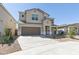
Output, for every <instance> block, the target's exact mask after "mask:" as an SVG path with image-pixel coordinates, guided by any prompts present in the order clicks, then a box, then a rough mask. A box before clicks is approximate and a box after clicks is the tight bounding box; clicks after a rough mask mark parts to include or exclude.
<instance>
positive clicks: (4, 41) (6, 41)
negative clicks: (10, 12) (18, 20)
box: [0, 28, 13, 44]
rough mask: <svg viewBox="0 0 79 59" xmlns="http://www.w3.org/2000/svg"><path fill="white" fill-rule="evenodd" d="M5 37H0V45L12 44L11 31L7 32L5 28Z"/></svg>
mask: <svg viewBox="0 0 79 59" xmlns="http://www.w3.org/2000/svg"><path fill="white" fill-rule="evenodd" d="M4 31H5V35H4V36H2V37H0V43H1V44H10V43H12V42H13V36H12V33H11V31H9V30H8V29H7V28H6V29H5V30H4Z"/></svg>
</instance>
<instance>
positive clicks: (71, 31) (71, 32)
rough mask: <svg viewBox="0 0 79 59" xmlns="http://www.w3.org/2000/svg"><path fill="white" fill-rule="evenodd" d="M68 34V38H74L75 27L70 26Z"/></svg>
mask: <svg viewBox="0 0 79 59" xmlns="http://www.w3.org/2000/svg"><path fill="white" fill-rule="evenodd" d="M68 35H69V37H70V38H74V36H75V35H76V32H75V28H71V29H70V30H69V33H68Z"/></svg>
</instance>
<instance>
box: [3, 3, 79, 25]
mask: <svg viewBox="0 0 79 59" xmlns="http://www.w3.org/2000/svg"><path fill="white" fill-rule="evenodd" d="M3 5H4V7H5V8H6V9H7V10H8V11H9V12H10V13H11V14H12V16H13V17H14V18H15V19H16V20H17V21H18V20H19V11H24V10H27V9H32V8H40V9H41V10H43V11H45V12H46V13H48V14H49V15H50V16H49V17H51V18H55V20H54V23H55V24H56V25H62V24H72V23H79V4H77V3H74V4H73V3H70V4H67V3H4V4H3Z"/></svg>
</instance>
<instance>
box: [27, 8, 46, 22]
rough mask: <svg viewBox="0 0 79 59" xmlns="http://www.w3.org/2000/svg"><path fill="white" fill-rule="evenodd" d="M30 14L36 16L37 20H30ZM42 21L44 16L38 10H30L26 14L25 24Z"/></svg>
mask: <svg viewBox="0 0 79 59" xmlns="http://www.w3.org/2000/svg"><path fill="white" fill-rule="evenodd" d="M34 11H35V12H34ZM32 14H37V15H38V20H32ZM43 19H44V14H43V13H41V12H39V11H38V10H31V11H28V12H27V13H26V22H31V23H42V20H43Z"/></svg>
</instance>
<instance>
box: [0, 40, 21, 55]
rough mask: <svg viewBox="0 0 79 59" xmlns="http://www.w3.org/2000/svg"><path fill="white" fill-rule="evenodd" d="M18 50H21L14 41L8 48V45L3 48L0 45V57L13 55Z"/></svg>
mask: <svg viewBox="0 0 79 59" xmlns="http://www.w3.org/2000/svg"><path fill="white" fill-rule="evenodd" d="M20 50H21V48H20V45H19V43H18V41H17V40H15V42H14V43H12V44H11V45H10V46H9V45H8V44H4V45H3V46H2V44H0V55H4V54H9V53H13V52H16V51H20Z"/></svg>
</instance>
